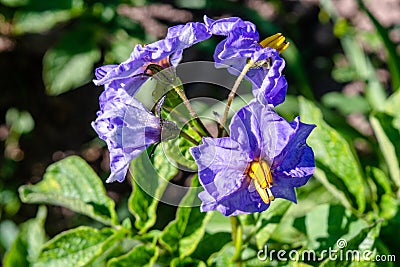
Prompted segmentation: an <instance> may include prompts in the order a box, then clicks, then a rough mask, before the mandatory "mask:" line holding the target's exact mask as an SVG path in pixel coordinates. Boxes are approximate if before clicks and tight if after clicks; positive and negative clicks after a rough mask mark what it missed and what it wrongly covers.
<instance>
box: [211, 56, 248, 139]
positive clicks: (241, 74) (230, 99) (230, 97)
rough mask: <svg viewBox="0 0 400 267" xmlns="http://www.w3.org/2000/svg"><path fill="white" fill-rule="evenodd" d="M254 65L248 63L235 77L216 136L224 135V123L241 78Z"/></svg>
mask: <svg viewBox="0 0 400 267" xmlns="http://www.w3.org/2000/svg"><path fill="white" fill-rule="evenodd" d="M253 65H254V62H253V61H251V60H250V61H249V62H248V63H247V64H246V65H245V66H244V68H243V70H242V72H241V73H240V74H239V76H238V77H237V79H236V81H235V84H234V85H233V87H232V90H231V92H230V93H229V96H228V102H227V103H226V106H225V110H224V115H223V116H222V119H221V121H220V123H219V129H218V136H222V135H223V133H224V127H225V123H226V120H227V118H228V113H229V109H230V106H231V104H232V101H233V98H235V95H236V91H237V89H238V88H239V85H240V83H241V82H242V80H243V78H244V77H245V76H246V73H247V72H248V71H249V70H250V68H251V67H252V66H253Z"/></svg>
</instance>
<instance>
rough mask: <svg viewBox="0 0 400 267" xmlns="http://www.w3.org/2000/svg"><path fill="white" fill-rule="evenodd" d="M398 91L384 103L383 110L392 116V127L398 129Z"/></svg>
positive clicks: (399, 126) (399, 95)
mask: <svg viewBox="0 0 400 267" xmlns="http://www.w3.org/2000/svg"><path fill="white" fill-rule="evenodd" d="M399 103H400V91H397V92H395V93H393V94H392V95H391V96H390V97H389V98H388V99H387V100H386V103H385V105H384V112H385V113H387V114H389V115H391V116H393V118H394V119H393V127H394V128H396V129H397V130H398V131H400V109H399V108H398V106H399Z"/></svg>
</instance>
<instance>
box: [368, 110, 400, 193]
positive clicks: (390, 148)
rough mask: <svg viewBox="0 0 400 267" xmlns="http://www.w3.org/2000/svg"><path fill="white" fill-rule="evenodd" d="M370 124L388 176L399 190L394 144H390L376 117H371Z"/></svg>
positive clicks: (398, 169)
mask: <svg viewBox="0 0 400 267" xmlns="http://www.w3.org/2000/svg"><path fill="white" fill-rule="evenodd" d="M370 122H371V126H372V128H373V129H374V132H375V135H376V138H377V139H378V143H379V147H380V149H381V151H382V155H383V157H384V158H385V162H386V164H387V166H388V168H389V173H390V176H391V178H392V180H393V182H394V184H395V185H396V186H397V188H400V168H399V161H398V159H397V156H396V150H395V147H394V144H392V143H391V142H390V139H389V137H388V136H387V135H386V133H385V130H384V129H383V127H382V125H381V123H380V122H379V120H378V119H377V118H376V116H374V115H371V116H370Z"/></svg>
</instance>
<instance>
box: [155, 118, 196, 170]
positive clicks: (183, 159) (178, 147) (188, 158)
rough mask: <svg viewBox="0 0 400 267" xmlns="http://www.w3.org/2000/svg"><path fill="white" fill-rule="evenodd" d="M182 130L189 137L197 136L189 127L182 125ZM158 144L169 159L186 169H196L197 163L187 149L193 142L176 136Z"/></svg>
mask: <svg viewBox="0 0 400 267" xmlns="http://www.w3.org/2000/svg"><path fill="white" fill-rule="evenodd" d="M181 129H182V128H181ZM183 131H185V132H186V133H188V134H189V135H190V136H191V137H198V135H197V134H196V133H195V132H194V130H192V129H189V128H188V127H187V126H185V127H183ZM195 139H196V138H195ZM160 146H161V147H162V149H163V150H164V152H165V154H166V156H167V157H168V158H169V159H172V160H173V161H175V162H176V163H178V164H180V165H181V166H183V167H185V168H186V169H185V170H186V171H195V170H197V164H196V162H195V161H194V159H193V157H192V154H191V153H190V150H189V149H190V148H191V147H193V146H195V144H193V143H192V142H190V141H188V140H187V139H185V138H183V137H178V138H175V139H172V140H168V141H166V142H162V143H161V144H160Z"/></svg>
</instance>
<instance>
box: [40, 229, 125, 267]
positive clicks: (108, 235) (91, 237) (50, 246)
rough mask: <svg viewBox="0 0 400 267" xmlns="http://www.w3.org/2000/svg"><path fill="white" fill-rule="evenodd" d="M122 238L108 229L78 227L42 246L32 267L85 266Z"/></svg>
mask: <svg viewBox="0 0 400 267" xmlns="http://www.w3.org/2000/svg"><path fill="white" fill-rule="evenodd" d="M122 238H123V234H122V232H116V231H114V230H112V229H110V228H104V229H102V230H98V229H95V228H92V227H87V226H80V227H78V228H75V229H72V230H68V231H65V232H63V233H61V234H59V235H57V236H56V237H54V238H53V239H51V240H50V241H48V242H47V243H46V244H44V246H43V248H42V252H41V253H40V256H39V258H38V260H37V261H36V262H35V264H34V265H33V266H34V267H41V266H43V267H44V266H60V267H64V266H87V265H88V264H90V263H91V262H92V261H93V260H95V259H96V258H97V257H99V256H101V255H102V254H103V253H104V252H105V251H106V250H107V249H108V248H109V247H111V246H112V245H113V244H114V243H115V242H117V241H118V240H120V239H122Z"/></svg>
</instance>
